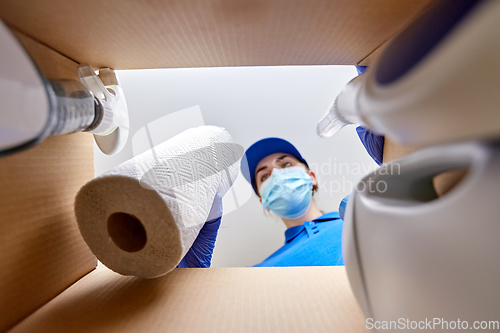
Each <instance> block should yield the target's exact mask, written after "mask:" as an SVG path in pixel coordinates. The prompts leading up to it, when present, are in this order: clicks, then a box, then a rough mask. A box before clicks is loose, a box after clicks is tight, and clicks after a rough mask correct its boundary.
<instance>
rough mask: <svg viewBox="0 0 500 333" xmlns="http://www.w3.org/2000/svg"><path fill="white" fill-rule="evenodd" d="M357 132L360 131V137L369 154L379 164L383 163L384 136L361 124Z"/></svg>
mask: <svg viewBox="0 0 500 333" xmlns="http://www.w3.org/2000/svg"><path fill="white" fill-rule="evenodd" d="M356 132H358V136H359V139H360V140H361V143H362V144H363V146H365V149H366V151H367V152H368V155H370V156H371V158H373V160H374V161H375V162H376V163H377V164H378V165H382V161H383V156H384V141H385V140H384V136H383V135H376V134H373V133H372V132H370V131H369V130H367V129H366V128H364V127H361V126H358V127H356Z"/></svg>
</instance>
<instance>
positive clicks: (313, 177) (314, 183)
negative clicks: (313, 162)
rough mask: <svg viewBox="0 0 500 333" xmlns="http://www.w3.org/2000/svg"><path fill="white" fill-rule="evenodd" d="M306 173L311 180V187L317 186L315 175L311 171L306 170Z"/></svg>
mask: <svg viewBox="0 0 500 333" xmlns="http://www.w3.org/2000/svg"><path fill="white" fill-rule="evenodd" d="M307 173H308V174H309V176H311V178H312V181H313V186H314V185H318V181H317V180H316V174H315V173H314V171H312V170H308V171H307Z"/></svg>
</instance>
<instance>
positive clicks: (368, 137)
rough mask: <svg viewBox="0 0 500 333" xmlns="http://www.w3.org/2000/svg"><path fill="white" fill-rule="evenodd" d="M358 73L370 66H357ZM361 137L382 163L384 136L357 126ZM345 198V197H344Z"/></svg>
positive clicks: (367, 147)
mask: <svg viewBox="0 0 500 333" xmlns="http://www.w3.org/2000/svg"><path fill="white" fill-rule="evenodd" d="M355 67H356V70H357V71H358V75H361V74H363V73H364V72H366V70H367V69H368V66H355ZM356 132H357V133H358V136H359V139H360V140H361V143H362V144H363V146H365V149H366V151H367V152H368V155H370V157H371V158H373V160H374V161H375V162H376V163H377V164H378V165H381V164H382V157H383V155H384V141H385V140H384V136H382V135H376V134H373V133H372V132H370V131H369V130H367V129H366V128H364V127H361V126H358V127H356ZM344 199H345V198H344Z"/></svg>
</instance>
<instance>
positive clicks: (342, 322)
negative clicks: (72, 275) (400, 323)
mask: <svg viewBox="0 0 500 333" xmlns="http://www.w3.org/2000/svg"><path fill="white" fill-rule="evenodd" d="M19 332H72V333H78V332H110V333H111V332H169V333H174V332H217V333H219V332H230V333H236V332H249V333H250V332H251V333H253V332H270V333H275V332H287V333H291V332H342V333H349V332H355V333H360V332H369V330H367V329H366V328H365V318H364V317H363V315H362V313H361V310H360V308H359V306H358V305H357V303H356V301H355V299H354V296H353V294H352V292H351V289H350V286H349V284H348V281H347V276H346V273H345V268H344V267H282V268H279V267H240V268H208V269H206V268H205V269H204V268H190V269H176V270H174V271H173V272H172V273H170V274H167V275H165V276H163V277H160V278H157V279H150V280H141V279H138V278H133V277H125V276H121V275H118V274H116V273H113V272H111V271H110V270H108V269H106V268H97V269H96V270H95V271H93V272H91V273H90V274H88V275H86V276H85V277H83V278H82V279H81V280H79V281H78V282H76V283H75V284H74V285H72V286H71V287H70V288H68V289H67V290H66V291H64V292H63V293H62V294H61V295H59V296H57V297H56V298H55V299H54V300H52V301H51V302H49V303H48V304H46V305H45V306H43V307H42V308H41V309H40V310H38V311H37V312H35V313H34V314H33V315H31V316H30V317H28V318H27V319H25V320H24V321H23V322H22V323H20V324H19V325H17V326H16V327H15V328H14V329H13V330H12V333H19Z"/></svg>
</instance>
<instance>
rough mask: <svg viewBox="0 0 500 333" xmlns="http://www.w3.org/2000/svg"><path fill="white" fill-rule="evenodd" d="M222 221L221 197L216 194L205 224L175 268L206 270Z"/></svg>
mask: <svg viewBox="0 0 500 333" xmlns="http://www.w3.org/2000/svg"><path fill="white" fill-rule="evenodd" d="M221 219H222V196H221V195H220V194H219V193H217V194H216V195H215V199H214V202H213V204H212V208H211V209H210V213H209V214H208V217H207V222H205V225H204V226H203V228H202V229H201V230H200V233H199V234H198V237H196V239H195V241H194V243H193V245H192V246H191V248H190V249H189V251H188V252H187V253H186V255H185V256H184V258H182V260H181V262H180V263H179V265H177V268H197V267H199V268H208V267H210V263H211V261H212V253H213V252H214V247H215V240H216V239H217V232H218V231H219V227H220V222H221Z"/></svg>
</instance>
